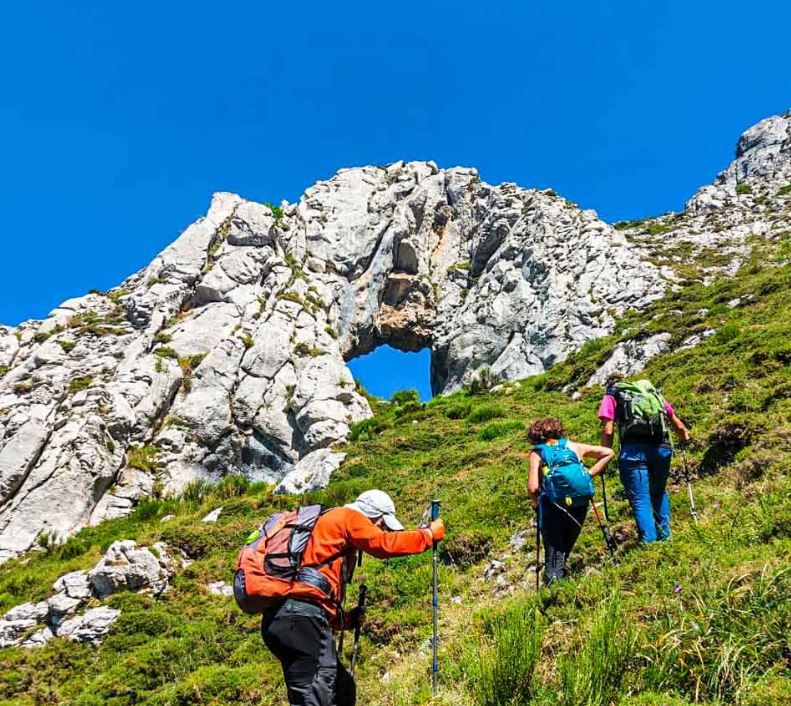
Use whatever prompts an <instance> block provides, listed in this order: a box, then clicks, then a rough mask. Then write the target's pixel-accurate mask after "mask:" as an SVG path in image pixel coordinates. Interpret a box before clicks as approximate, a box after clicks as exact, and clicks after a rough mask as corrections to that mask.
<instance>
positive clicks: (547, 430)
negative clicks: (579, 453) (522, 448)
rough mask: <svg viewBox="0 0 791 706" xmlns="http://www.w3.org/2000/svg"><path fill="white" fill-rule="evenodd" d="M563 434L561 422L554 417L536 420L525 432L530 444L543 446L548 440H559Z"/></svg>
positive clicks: (564, 431)
mask: <svg viewBox="0 0 791 706" xmlns="http://www.w3.org/2000/svg"><path fill="white" fill-rule="evenodd" d="M565 433H566V430H565V429H564V428H563V422H561V421H560V420H559V419H557V418H555V417H545V418H544V419H536V421H534V422H533V423H532V424H531V425H530V429H528V430H527V438H528V439H530V443H531V444H544V443H546V442H547V441H549V440H550V439H560V438H561V437H562V436H564V435H565Z"/></svg>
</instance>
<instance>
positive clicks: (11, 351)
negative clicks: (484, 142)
mask: <svg viewBox="0 0 791 706" xmlns="http://www.w3.org/2000/svg"><path fill="white" fill-rule="evenodd" d="M790 183H791V114H786V115H785V116H780V117H774V118H769V119H767V120H764V121H762V122H761V123H759V124H758V125H756V126H754V127H753V128H751V129H750V130H748V131H747V132H745V134H744V135H743V136H742V138H741V139H740V141H739V144H738V146H737V152H736V159H735V161H734V162H733V163H732V164H731V165H730V166H729V167H728V168H727V169H726V170H725V171H724V172H723V173H722V174H721V175H720V176H718V177H717V179H716V181H715V183H714V184H713V185H711V186H706V187H703V188H702V189H701V190H700V191H699V192H698V193H697V194H696V195H695V196H694V197H693V198H692V199H691V200H690V202H689V203H688V204H687V207H686V209H685V210H684V211H683V212H682V213H679V214H669V215H667V216H663V217H661V218H658V219H652V220H648V221H644V222H640V223H622V224H616V226H615V227H613V226H610V225H608V224H606V223H604V222H602V221H601V220H600V219H599V218H598V217H597V215H596V213H595V212H594V211H591V210H581V209H580V208H579V207H578V206H577V205H576V204H573V203H571V202H569V201H567V200H566V199H563V198H562V197H560V196H558V195H557V194H555V193H554V192H552V191H551V190H545V191H537V190H534V189H524V188H521V187H518V186H516V185H514V184H508V183H506V184H500V185H499V186H491V185H488V184H486V183H484V182H482V181H481V180H480V179H479V178H478V175H477V172H476V171H475V170H473V169H463V168H452V169H439V168H438V167H437V166H436V165H435V164H433V163H430V162H414V163H409V164H405V163H402V162H399V163H396V164H392V165H390V166H388V167H363V168H357V169H347V170H342V171H341V172H339V173H338V174H337V175H336V176H335V177H333V178H332V179H330V180H328V181H324V182H319V183H317V184H316V185H315V186H313V187H311V188H310V189H308V190H307V192H306V193H305V194H304V196H303V197H302V198H301V199H300V201H299V202H298V203H296V204H288V203H286V202H283V203H281V205H280V206H274V205H272V204H258V203H253V202H250V201H246V200H244V199H241V198H240V197H238V196H235V195H232V194H218V195H216V196H215V198H214V199H213V201H212V205H211V208H210V209H209V212H208V213H207V215H206V217H205V218H202V219H199V220H198V221H196V222H195V223H194V224H193V225H191V226H190V227H189V228H187V229H186V230H185V231H184V233H183V234H182V235H181V236H180V237H179V238H178V239H177V240H176V241H175V242H174V243H173V244H172V245H170V246H169V247H168V248H166V249H165V250H164V251H163V252H162V253H160V255H158V256H157V257H156V258H155V259H154V261H153V262H152V263H151V264H150V265H148V266H147V267H146V268H144V269H143V270H142V271H140V272H138V273H136V274H134V275H132V276H131V277H129V278H128V279H127V280H126V281H125V282H124V283H123V284H122V285H121V286H119V287H117V288H114V289H113V290H111V291H109V292H106V293H102V292H94V293H91V294H88V295H86V296H85V297H79V298H76V299H73V300H70V301H67V302H64V303H63V304H62V305H61V306H60V307H58V308H57V309H55V310H54V311H53V312H52V313H51V315H50V316H49V317H48V318H47V319H46V320H44V321H30V322H25V323H23V324H22V325H20V326H19V327H17V328H16V329H11V328H6V327H0V563H2V562H4V561H6V560H8V559H10V558H12V557H15V556H17V555H19V554H20V553H24V552H26V551H28V550H29V549H30V548H31V547H34V546H36V545H41V544H42V543H47V542H50V541H63V540H64V539H66V538H67V537H68V536H70V535H71V534H73V533H74V532H75V531H77V530H78V529H80V528H82V527H84V526H86V525H95V524H98V523H100V522H102V521H104V520H108V519H113V518H118V517H122V516H125V515H128V514H129V513H130V512H132V510H133V509H134V508H135V507H136V505H137V504H138V503H139V502H140V501H141V499H145V498H151V497H157V496H159V495H161V494H162V493H163V492H164V493H171V494H176V493H179V492H180V491H182V490H183V489H184V488H185V487H186V486H187V485H188V484H189V483H190V482H192V481H194V480H196V479H205V480H213V481H216V480H218V479H220V478H223V477H225V476H228V475H233V474H240V473H241V474H243V475H245V476H246V477H247V478H248V479H250V480H253V481H266V482H272V483H278V484H279V487H280V489H281V490H283V491H288V492H294V491H301V490H306V489H313V488H318V487H322V486H324V485H325V484H326V482H327V480H328V478H329V476H330V475H331V474H332V473H333V472H334V471H335V470H336V469H337V468H338V467H339V465H340V464H341V463H342V462H343V460H344V456H343V453H344V452H339V451H337V450H333V449H332V446H333V445H334V444H337V443H339V442H343V441H344V440H345V439H346V438H347V436H348V434H349V429H350V427H351V426H352V425H354V424H355V423H358V422H360V421H361V420H363V419H365V418H366V417H368V416H370V414H371V409H370V407H369V404H368V402H367V401H366V400H365V398H364V397H363V396H362V395H360V394H359V393H358V392H357V391H356V390H355V386H354V382H353V380H352V376H351V374H350V372H349V370H348V368H347V367H346V363H345V361H347V360H349V359H351V358H353V357H355V356H356V355H360V354H362V353H365V352H367V351H369V350H371V349H372V348H374V347H375V346H377V345H380V344H382V343H390V344H392V345H394V346H397V347H400V348H403V349H407V350H415V349H419V348H425V347H428V348H430V349H431V360H432V362H431V369H432V386H433V388H434V390H435V391H436V392H443V393H449V392H453V391H454V390H458V389H460V387H462V386H463V385H466V384H469V383H470V382H471V381H472V380H473V378H474V377H475V376H476V375H478V374H479V372H480V371H481V370H482V369H483V368H485V367H488V368H490V369H491V370H492V371H493V372H494V373H496V374H497V375H500V376H502V377H504V378H506V379H510V380H513V379H518V378H524V377H527V376H529V375H534V374H539V373H541V372H543V371H545V370H546V369H547V368H549V367H551V366H552V365H554V364H556V363H558V362H560V361H562V360H564V359H565V358H566V357H567V356H568V355H569V354H570V353H571V352H573V351H574V350H576V349H578V348H579V347H580V346H581V345H582V344H583V343H585V342H586V341H588V340H591V339H595V338H599V337H601V336H603V335H606V334H608V333H610V332H612V331H613V330H614V327H615V325H616V322H617V320H618V319H619V317H621V316H622V315H623V314H624V313H625V312H627V311H630V310H638V311H643V310H645V308H646V307H647V306H648V305H649V304H650V303H651V302H653V301H655V300H656V299H657V298H659V297H661V296H662V295H663V293H665V292H667V291H668V290H670V289H672V288H673V287H674V286H676V285H677V284H678V283H679V282H685V281H693V280H695V279H697V278H702V279H703V280H704V281H709V280H711V279H712V278H713V277H716V276H717V273H721V272H723V271H724V272H727V273H732V272H734V271H735V269H736V268H737V267H738V266H739V264H740V262H742V261H743V260H744V259H745V257H747V256H748V255H749V253H750V252H751V251H752V248H753V247H754V246H755V245H756V244H760V243H762V242H764V241H766V242H771V240H772V238H775V237H777V235H778V234H780V233H782V232H784V231H785V230H788V229H789V228H791V223H789V211H788V188H789V186H788V185H789V184H790ZM671 343H672V336H668V335H661V336H658V337H654V338H652V339H651V340H650V341H649V342H647V344H646V345H640V346H636V345H635V344H629V346H628V347H624V348H622V349H621V350H620V351H619V354H618V355H619V356H620V358H621V360H622V363H625V362H627V360H628V361H629V363H630V365H631V366H632V367H633V368H634V369H637V368H639V367H640V365H642V363H643V362H644V361H645V360H647V359H648V358H649V357H650V356H651V355H653V354H655V353H657V352H661V351H666V350H668V349H669V347H670V346H671Z"/></svg>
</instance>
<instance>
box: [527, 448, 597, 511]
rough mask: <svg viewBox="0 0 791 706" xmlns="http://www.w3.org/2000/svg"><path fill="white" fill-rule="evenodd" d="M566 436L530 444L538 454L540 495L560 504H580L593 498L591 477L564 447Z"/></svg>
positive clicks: (572, 453)
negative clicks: (547, 442)
mask: <svg viewBox="0 0 791 706" xmlns="http://www.w3.org/2000/svg"><path fill="white" fill-rule="evenodd" d="M567 444H568V439H566V438H562V439H558V441H557V443H556V444H539V445H538V446H536V447H534V449H533V450H534V451H537V452H538V453H539V454H540V455H541V461H542V462H543V464H544V466H543V468H542V471H541V495H544V496H545V497H546V498H547V499H548V500H549V501H550V502H551V503H554V504H556V505H559V506H560V507H580V506H582V505H587V504H588V503H589V502H590V500H591V498H593V492H594V491H593V478H591V476H590V473H588V469H587V468H585V466H584V465H583V464H582V461H580V459H579V457H578V456H577V454H576V453H574V451H573V450H572V449H570V448H569V447H568V445H567Z"/></svg>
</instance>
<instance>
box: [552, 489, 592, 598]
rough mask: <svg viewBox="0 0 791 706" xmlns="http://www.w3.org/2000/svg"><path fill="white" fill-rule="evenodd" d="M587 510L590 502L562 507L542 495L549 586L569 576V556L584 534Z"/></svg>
mask: <svg viewBox="0 0 791 706" xmlns="http://www.w3.org/2000/svg"><path fill="white" fill-rule="evenodd" d="M587 513H588V506H587V505H582V506H581V507H567V508H562V509H561V508H559V507H557V506H556V505H555V504H553V503H551V502H550V501H549V500H548V499H547V498H545V497H542V498H541V538H542V539H543V541H544V581H545V582H546V584H547V586H551V585H552V584H553V583H555V581H558V580H559V579H562V578H563V577H564V576H565V575H566V559H567V558H568V555H569V554H570V553H571V550H572V549H573V548H574V544H575V543H576V541H577V539H578V538H579V536H580V532H581V531H582V523H583V522H585V515H587Z"/></svg>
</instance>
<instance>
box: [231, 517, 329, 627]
mask: <svg viewBox="0 0 791 706" xmlns="http://www.w3.org/2000/svg"><path fill="white" fill-rule="evenodd" d="M323 511H324V510H323V508H322V506H321V505H309V506H307V507H301V508H299V509H298V510H287V511H284V512H277V513H275V514H274V515H272V516H271V517H270V518H269V519H267V521H266V522H264V524H263V525H262V526H261V529H260V530H259V531H258V532H257V533H254V534H253V535H252V536H251V537H249V538H248V540H249V541H248V542H247V544H246V545H245V546H244V547H242V550H241V551H240V552H239V560H238V562H237V564H236V573H235V575H234V580H233V595H234V598H235V599H236V603H237V604H238V605H239V607H240V608H241V609H242V610H243V611H244V612H245V613H248V614H250V615H254V614H256V613H261V612H263V611H264V610H266V609H267V608H270V607H272V606H275V605H277V604H279V603H282V602H283V601H284V600H285V599H286V598H288V596H289V595H290V594H292V593H293V592H294V589H295V587H296V586H297V585H300V584H307V586H311V587H313V588H316V589H319V590H320V591H322V592H324V593H325V594H326V595H328V596H329V595H330V593H331V587H330V584H329V581H328V580H327V578H326V577H325V576H324V575H323V574H321V573H320V572H319V571H318V568H319V567H309V566H303V565H302V557H303V555H304V553H305V549H306V548H307V546H308V541H309V540H310V536H311V533H312V532H313V528H314V527H315V526H316V522H317V520H318V519H319V517H321V515H322V513H323ZM336 558H337V557H336ZM327 563H329V562H325V564H324V565H326V564H327Z"/></svg>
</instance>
